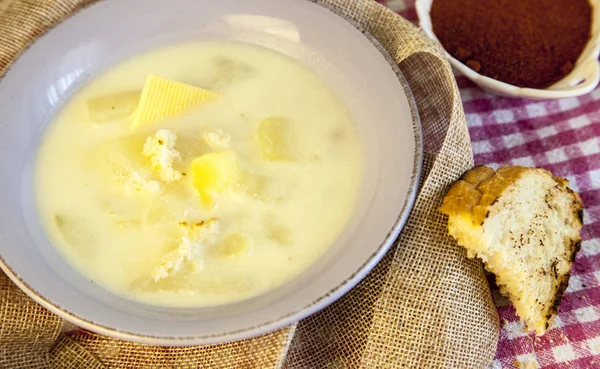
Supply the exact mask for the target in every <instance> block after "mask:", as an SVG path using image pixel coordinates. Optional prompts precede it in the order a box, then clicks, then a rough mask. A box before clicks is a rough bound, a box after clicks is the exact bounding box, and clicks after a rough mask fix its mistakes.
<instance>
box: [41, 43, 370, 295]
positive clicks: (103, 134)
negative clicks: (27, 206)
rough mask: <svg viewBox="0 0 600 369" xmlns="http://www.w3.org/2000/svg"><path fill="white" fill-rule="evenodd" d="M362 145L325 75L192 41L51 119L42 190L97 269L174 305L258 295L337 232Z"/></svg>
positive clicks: (260, 54)
mask: <svg viewBox="0 0 600 369" xmlns="http://www.w3.org/2000/svg"><path fill="white" fill-rule="evenodd" d="M363 160H364V158H363V152H362V143H361V140H360V137H359V136H358V134H357V131H356V127H355V125H354V123H353V121H352V118H351V117H350V115H349V113H348V111H347V109H346V107H345V106H344V105H343V103H342V102H341V101H340V100H339V98H338V97H337V96H336V94H335V93H334V92H333V91H332V90H331V89H330V88H329V87H328V86H327V85H326V84H325V83H324V82H323V81H322V80H320V79H319V77H318V76H317V75H316V74H314V73H312V72H311V71H309V70H307V69H306V68H305V67H304V66H302V65H300V64H299V63H298V62H296V61H294V60H292V59H290V58H288V57H287V56H284V55H280V54H278V53H276V52H274V51H271V50H267V49H263V48H260V47H257V46H252V45H247V44H242V43H227V42H224V43H219V42H211V43H193V44H182V45H177V46H173V47H168V48H164V49H159V50H155V51H152V52H150V53H147V54H144V55H141V56H137V57H135V58H133V59H130V60H127V61H125V62H123V63H122V64H119V65H116V66H114V67H112V68H111V69H109V70H107V71H105V72H103V73H101V74H100V75H98V76H97V77H95V78H94V79H92V80H91V81H90V82H89V83H88V84H87V85H85V86H84V87H83V88H82V89H80V90H79V91H78V92H77V93H76V94H75V95H74V96H73V97H72V98H71V99H70V100H69V101H67V103H66V104H65V105H64V107H63V108H62V109H61V110H60V111H59V112H58V114H57V116H56V117H55V118H54V121H53V122H52V123H51V124H50V125H49V128H48V130H47V133H46V135H45V137H44V139H43V142H42V145H41V148H40V151H39V154H38V158H37V162H36V187H35V188H36V198H37V203H38V208H39V212H40V214H41V218H42V221H43V223H44V224H45V227H46V229H47V232H48V234H49V236H50V238H51V240H52V241H53V243H54V244H55V246H56V248H57V249H59V251H60V252H61V253H62V254H63V255H64V257H65V258H66V259H67V260H68V261H69V262H70V264H72V265H73V267H74V268H76V269H77V270H79V271H80V273H82V274H83V275H84V276H85V277H86V278H88V279H89V280H91V281H92V282H93V283H96V284H98V285H100V286H103V287H104V288H106V289H108V290H110V291H112V292H114V293H117V294H119V295H121V296H124V297H129V298H132V299H135V300H138V301H142V302H145V303H150V304H155V305H163V306H180V307H182V306H210V305H219V304H226V303H231V302H235V301H239V300H242V299H246V298H249V297H252V296H254V295H257V294H260V293H263V292H265V291H268V290H270V289H273V288H275V287H277V286H279V285H281V284H282V283H284V282H286V281H288V280H289V279H290V278H293V277H294V276H296V275H298V274H299V273H300V272H302V271H303V270H305V269H306V268H307V267H309V266H310V265H311V263H313V262H314V261H316V259H318V258H319V257H320V256H321V255H322V254H323V253H324V252H325V251H326V250H327V248H328V247H329V246H330V245H331V244H332V243H333V242H334V241H335V239H336V237H338V236H339V234H340V232H341V231H342V229H343V228H344V227H345V225H346V222H347V221H348V219H349V218H350V216H351V214H352V212H353V210H354V205H355V200H356V197H357V195H358V191H359V187H360V184H361V177H362V169H363Z"/></svg>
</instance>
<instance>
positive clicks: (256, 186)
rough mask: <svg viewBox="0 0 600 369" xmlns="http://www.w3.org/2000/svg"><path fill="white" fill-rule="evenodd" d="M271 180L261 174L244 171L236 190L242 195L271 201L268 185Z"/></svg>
mask: <svg viewBox="0 0 600 369" xmlns="http://www.w3.org/2000/svg"><path fill="white" fill-rule="evenodd" d="M269 182H270V179H269V178H268V177H265V176H263V175H260V174H256V173H252V172H247V171H244V172H242V173H241V174H240V180H239V181H238V183H236V189H238V190H239V191H240V192H241V193H242V194H244V195H246V196H248V197H252V198H254V199H258V200H269V199H270V196H269V195H268V193H267V192H268V191H267V189H268V185H269Z"/></svg>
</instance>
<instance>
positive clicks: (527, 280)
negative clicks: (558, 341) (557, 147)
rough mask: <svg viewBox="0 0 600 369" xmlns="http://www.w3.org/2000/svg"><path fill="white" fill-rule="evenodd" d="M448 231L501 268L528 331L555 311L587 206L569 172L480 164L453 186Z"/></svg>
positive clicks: (499, 277) (503, 287)
mask: <svg viewBox="0 0 600 369" xmlns="http://www.w3.org/2000/svg"><path fill="white" fill-rule="evenodd" d="M440 210H441V211H442V213H444V214H446V215H448V232H449V233H450V235H451V236H453V237H454V238H456V240H457V242H458V244H459V245H461V246H463V247H465V248H466V249H467V255H468V256H469V257H478V258H480V259H481V260H482V261H483V262H484V264H485V267H486V269H487V270H488V271H490V272H492V273H494V274H495V275H496V283H497V284H498V286H499V287H500V291H501V292H502V293H503V294H505V295H507V296H508V297H509V298H510V300H511V301H512V303H513V305H514V306H515V308H516V310H517V314H518V315H519V317H521V319H522V320H523V321H525V323H526V325H527V328H528V329H529V330H530V331H535V332H536V333H537V334H538V335H542V334H544V333H545V332H546V331H547V330H548V328H549V326H550V324H551V322H552V319H553V318H554V317H555V316H556V314H557V311H558V308H559V305H560V302H561V299H562V296H563V293H564V291H565V289H566V288H567V285H568V283H569V276H570V270H571V264H572V263H573V261H574V260H575V256H576V254H577V252H578V251H579V248H580V245H581V237H580V231H581V227H582V223H583V205H582V203H581V199H580V198H579V195H577V193H575V192H573V191H572V190H571V189H570V188H569V187H568V182H567V180H565V179H564V178H558V177H554V176H553V175H552V174H551V173H550V172H548V171H546V170H544V169H538V168H525V167H518V166H515V167H502V168H500V169H498V171H497V172H496V171H495V170H493V169H491V168H488V167H485V166H479V167H476V168H474V169H472V170H470V171H468V172H466V173H465V174H464V175H463V176H462V177H461V179H459V180H458V181H457V182H455V183H454V184H453V185H452V186H451V187H450V190H449V191H448V193H447V194H446V197H445V198H444V202H443V205H442V207H441V208H440Z"/></svg>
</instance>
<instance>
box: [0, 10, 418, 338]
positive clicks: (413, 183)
mask: <svg viewBox="0 0 600 369" xmlns="http://www.w3.org/2000/svg"><path fill="white" fill-rule="evenodd" d="M305 3H306V4H307V6H316V7H319V8H322V9H324V10H327V11H329V12H330V13H331V14H332V15H333V16H336V17H339V18H341V19H343V20H344V21H346V22H348V23H350V24H351V25H352V26H354V27H355V28H356V29H357V30H358V31H359V32H361V33H362V34H363V35H364V37H365V38H366V39H367V40H368V41H369V42H370V43H371V44H372V45H373V47H375V49H377V51H379V53H380V54H381V55H382V56H383V58H384V59H385V60H386V62H387V64H388V65H389V66H390V68H391V69H392V71H393V72H394V74H395V75H396V76H397V79H398V82H399V83H400V85H401V86H402V88H403V90H404V92H405V95H406V98H407V104H408V108H409V110H410V114H411V117H412V122H411V123H412V124H411V125H412V130H413V138H414V143H415V149H414V150H415V152H414V156H413V163H412V175H411V178H410V182H409V186H408V191H407V196H406V198H405V201H404V204H403V206H402V208H401V209H399V210H398V216H397V217H396V219H395V221H394V223H393V226H392V227H391V229H390V230H389V232H388V233H387V234H386V235H385V237H384V240H383V241H382V242H381V244H380V245H379V246H378V247H377V249H376V250H375V251H374V253H373V254H371V255H370V256H369V258H368V259H367V260H365V262H364V263H363V264H362V265H361V266H360V267H359V268H358V269H357V270H356V271H355V272H354V273H352V274H351V275H349V276H348V277H347V278H346V279H344V281H343V282H341V283H340V284H338V285H337V286H335V287H333V288H332V289H331V290H330V291H329V292H328V293H327V294H325V295H323V296H321V297H320V298H318V299H317V300H314V301H312V302H311V303H309V304H307V305H305V306H300V307H298V308H297V309H295V311H293V312H290V313H288V314H286V315H284V316H279V317H276V318H275V319H274V320H271V321H269V322H265V323H261V325H258V326H253V327H249V328H244V329H240V330H237V331H228V332H225V333H220V334H212V335H201V336H186V337H183V336H177V337H165V336H158V335H149V334H138V333H133V332H126V331H122V330H119V329H116V328H113V327H109V326H105V325H103V324H99V323H96V322H92V321H89V320H87V319H86V318H85V317H82V316H79V315H77V314H74V313H72V312H70V311H69V310H68V309H66V308H65V307H61V306H59V305H57V304H55V303H54V302H52V301H50V300H49V299H47V298H46V297H45V296H43V295H42V294H41V293H40V292H38V291H37V290H36V289H34V288H33V287H32V286H31V285H29V284H28V283H27V282H26V281H24V280H23V279H22V278H21V277H20V276H19V275H18V274H17V273H16V272H14V271H13V269H12V268H11V267H10V266H9V265H8V264H7V263H6V262H5V260H4V258H3V257H2V255H1V254H0V269H2V270H3V271H4V272H5V273H6V275H7V276H8V277H9V279H10V280H12V282H13V283H15V284H16V285H17V286H18V287H19V288H20V289H21V290H22V291H23V292H25V293H26V294H27V295H28V296H29V297H31V298H32V299H33V300H34V301H36V302H37V303H39V304H40V305H42V306H43V307H45V308H46V309H48V310H50V311H51V312H53V313H55V314H56V315H58V316H60V317H62V318H64V319H65V320H67V321H68V322H70V323H73V324H75V325H76V326H77V327H79V328H83V329H86V330H89V331H92V332H96V333H99V334H102V335H105V336H109V337H113V338H117V339H122V340H126V341H133V342H138V343H142V344H153V345H163V346H190V345H198V344H222V343H227V342H233V341H239V340H244V339H249V338H254V337H258V336H261V335H264V334H267V333H271V332H273V331H276V330H278V329H281V328H284V327H286V326H289V325H290V324H293V323H296V322H298V321H300V320H302V319H304V318H306V317H308V316H309V315H312V314H314V313H316V312H318V311H320V310H322V309H324V308H325V307H327V306H329V305H330V304H332V303H333V302H335V301H336V300H337V299H339V298H340V297H342V296H343V295H344V294H346V293H347V292H348V291H350V290H351V289H352V288H353V287H354V286H356V285H357V284H358V283H359V282H360V281H361V280H362V279H363V278H364V277H365V276H366V275H367V274H368V273H369V272H370V271H371V270H372V269H373V268H374V267H375V265H377V263H379V261H380V260H381V259H382V258H383V256H384V255H385V254H386V253H387V252H388V251H389V249H390V248H391V246H392V245H393V244H394V242H395V241H396V239H397V237H398V235H399V234H400V231H401V230H402V228H403V227H404V225H405V223H406V221H407V220H408V217H409V216H410V214H411V210H412V207H413V205H414V202H415V200H416V197H417V193H418V189H419V185H420V180H421V173H422V166H423V133H422V127H421V121H420V116H419V111H418V108H417V104H416V101H415V99H414V96H413V94H412V91H411V89H410V86H409V84H408V82H407V80H406V79H405V77H404V75H403V74H402V72H401V70H400V68H399V66H398V65H397V63H396V62H395V61H394V59H393V58H392V57H391V55H390V54H389V53H388V52H387V51H386V50H385V48H384V47H383V46H382V45H381V44H380V43H379V41H378V40H377V39H376V38H375V37H374V36H373V35H371V34H370V33H369V32H368V31H366V30H365V29H364V27H362V26H360V25H359V24H357V22H355V21H354V20H352V19H351V18H349V17H345V16H342V15H340V14H339V13H337V12H335V11H334V10H332V9H330V8H329V7H327V6H325V5H323V4H315V3H313V2H312V1H306V2H305ZM311 4H312V5H311ZM96 6H102V2H98V3H93V4H91V5H89V6H87V7H85V8H83V9H82V10H80V11H79V12H77V13H75V14H74V15H73V16H71V17H69V18H67V19H65V20H64V21H62V22H61V23H59V24H57V25H56V26H54V27H53V28H52V29H50V30H49V31H48V32H46V33H45V34H44V35H42V36H40V37H38V38H37V39H36V41H35V42H37V41H39V40H41V39H43V38H45V37H46V36H47V35H49V34H52V33H53V32H56V31H55V30H56V29H57V28H62V27H66V26H65V24H68V23H69V22H70V20H71V18H74V17H77V15H78V14H80V13H82V12H89V11H90V10H92V9H94V7H96ZM28 53H29V48H28V49H26V50H25V51H24V52H23V53H22V54H21V55H19V56H18V57H17V58H16V59H15V60H14V62H13V64H16V63H18V61H19V59H20V58H21V56H22V55H26V54H28ZM6 73H7V74H8V73H10V69H9V70H8V71H7V72H6ZM0 83H2V80H1V79H0Z"/></svg>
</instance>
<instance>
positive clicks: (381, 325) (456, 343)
mask: <svg viewBox="0 0 600 369" xmlns="http://www.w3.org/2000/svg"><path fill="white" fill-rule="evenodd" d="M111 1H116V0H111ZM91 2H93V1H89V0H87V1H86V0H0V75H2V74H4V73H5V72H6V70H7V69H8V68H9V66H10V64H11V62H12V61H13V60H14V59H15V58H16V57H18V55H19V54H20V53H21V52H22V51H23V50H24V49H25V48H26V47H27V46H28V45H29V44H30V43H31V42H32V41H33V40H35V39H36V37H39V36H40V35H42V34H43V33H44V32H45V31H46V30H48V29H49V28H51V27H52V26H53V25H55V24H56V23H58V22H60V21H61V20H63V19H64V18H66V17H68V16H69V15H72V14H73V13H75V12H76V11H78V10H80V9H81V8H83V7H84V6H86V5H87V4H89V3H91ZM316 2H318V3H320V4H321V5H323V6H326V7H329V8H330V9H331V10H332V11H335V12H336V13H338V14H340V15H342V16H344V17H346V18H347V19H349V20H350V21H352V22H353V23H355V24H357V25H359V26H360V27H362V28H363V29H364V30H366V31H368V32H370V33H371V35H373V36H374V37H375V38H376V39H377V40H378V41H379V42H380V43H381V45H382V46H383V47H384V48H385V49H386V50H387V51H388V52H389V54H390V55H391V56H392V58H394V59H395V61H396V62H397V63H398V65H399V67H400V69H401V70H402V72H403V73H404V75H405V77H406V79H407V81H408V82H409V85H410V86H411V89H412V92H413V94H414V96H415V99H416V102H417V106H418V109H419V113H420V116H421V121H422V125H423V133H424V149H425V157H424V171H423V175H422V178H421V188H420V191H419V195H418V198H417V200H416V203H415V205H414V208H413V210H412V214H411V216H410V218H409V219H408V222H407V223H406V226H405V227H404V230H403V231H402V234H401V235H400V237H399V239H398V241H397V242H396V244H395V245H394V247H393V248H392V249H391V250H390V252H389V253H388V254H387V255H386V256H385V258H384V259H383V261H382V262H380V263H379V264H378V265H377V267H376V268H375V269H374V270H373V271H372V272H371V273H370V274H369V275H368V276H367V277H366V278H365V280H364V281H362V282H361V283H360V284H359V285H358V286H357V287H356V288H354V289H353V290H352V291H351V292H350V293H348V294H347V295H346V296H345V297H343V298H342V299H340V300H339V301H338V302H336V303H334V304H333V305H332V306H330V307H328V308H327V309H325V310H323V311H321V312H319V313H317V314H315V315H313V316H311V317H309V318H307V319H305V320H303V321H301V322H300V323H298V324H297V325H295V326H292V327H287V328H284V329H281V330H279V331H276V332H273V333H271V334H268V335H265V336H262V337H258V338H255V339H251V340H247V341H241V342H235V343H230V344H226V345H219V346H210V347H207V346H203V347H187V348H167V347H155V346H145V345H139V344H134V343H129V342H123V341H119V340H115V339H112V338H107V337H103V336H100V335H96V334H92V333H89V332H85V331H74V332H70V333H61V330H62V327H63V323H64V322H63V321H62V319H60V318H59V317H57V316H55V315H53V314H52V313H50V312H48V311H47V310H45V309H44V308H42V307H40V306H39V305H37V304H36V303H35V302H33V301H32V300H30V299H29V298H28V297H27V296H26V295H25V294H23V293H22V292H21V291H20V290H19V289H18V288H17V287H16V286H15V285H13V284H12V282H10V281H9V279H8V278H7V277H6V276H5V275H4V274H3V273H1V272H0V368H10V369H14V368H251V369H254V368H261V369H262V368H278V367H281V368H285V369H296V368H299V369H309V368H316V369H319V368H328V369H333V368H393V367H414V368H417V367H418V368H485V369H487V368H488V367H489V365H490V363H491V361H492V359H493V357H494V354H495V351H496V343H497V339H498V331H499V324H498V316H497V314H496V309H495V307H494V305H493V302H492V299H491V296H490V291H489V287H488V284H487V282H486V278H485V276H484V273H483V270H482V268H481V265H480V263H478V262H476V261H473V260H468V259H467V258H466V257H465V252H464V251H463V250H462V249H461V248H459V247H457V246H456V244H455V243H454V242H453V241H452V240H451V239H450V238H449V237H448V236H447V234H446V229H445V224H446V219H445V218H444V217H443V216H442V215H441V214H440V213H439V212H438V211H437V207H438V206H439V204H440V202H441V198H442V196H443V194H444V192H445V189H446V188H447V186H448V184H449V183H451V182H452V181H453V180H455V179H456V178H457V177H459V176H460V175H461V174H462V173H463V172H464V171H465V170H466V169H468V168H470V167H471V166H472V164H473V159H472V153H471V144H470V140H469V134H468V130H467V125H466V122H465V118H464V114H463V110H462V104H461V101H460V97H459V94H458V90H457V87H456V83H455V80H454V78H453V76H452V72H451V69H450V66H449V64H448V63H447V61H446V60H445V59H444V57H443V54H442V53H441V50H440V49H439V47H438V46H437V45H436V44H434V43H433V42H432V41H429V40H428V39H426V38H425V37H424V36H423V35H422V34H421V33H420V32H419V31H418V30H417V29H416V28H415V27H414V26H412V25H411V24H410V23H409V22H408V21H406V20H405V19H403V18H401V17H400V16H398V15H396V14H395V13H393V12H391V11H389V10H388V9H386V8H385V7H383V6H381V5H379V4H378V3H376V2H374V1H371V0H316Z"/></svg>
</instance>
